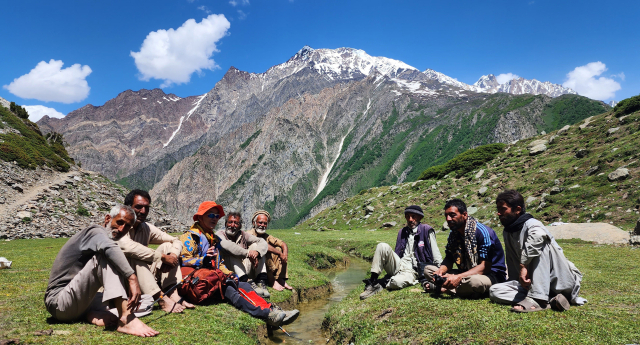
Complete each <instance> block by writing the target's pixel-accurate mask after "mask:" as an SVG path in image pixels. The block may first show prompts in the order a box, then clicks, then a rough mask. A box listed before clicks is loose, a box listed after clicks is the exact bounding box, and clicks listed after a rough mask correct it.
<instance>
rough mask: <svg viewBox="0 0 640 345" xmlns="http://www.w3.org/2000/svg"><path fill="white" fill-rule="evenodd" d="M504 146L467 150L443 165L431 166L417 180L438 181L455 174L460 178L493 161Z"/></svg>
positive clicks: (494, 145) (490, 145)
mask: <svg viewBox="0 0 640 345" xmlns="http://www.w3.org/2000/svg"><path fill="white" fill-rule="evenodd" d="M505 146H506V145H505V144H500V143H498V144H489V145H483V146H479V147H476V148H475V149H470V150H467V151H465V152H463V153H461V154H459V155H457V156H455V157H454V158H453V159H452V160H450V161H448V162H446V163H445V164H442V165H436V166H432V167H430V168H428V169H427V170H425V171H423V172H422V175H420V177H419V179H420V180H428V179H439V178H442V177H444V176H445V175H451V174H452V173H455V174H456V176H462V175H464V174H466V173H468V172H470V171H473V170H475V169H476V168H478V167H480V166H482V165H484V164H485V163H487V162H488V161H490V160H492V159H494V158H495V157H496V156H497V155H498V154H499V153H500V152H503V151H504V147H505Z"/></svg>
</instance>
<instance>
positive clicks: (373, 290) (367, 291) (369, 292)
mask: <svg viewBox="0 0 640 345" xmlns="http://www.w3.org/2000/svg"><path fill="white" fill-rule="evenodd" d="M383 289H384V288H383V287H382V285H380V284H379V283H375V284H369V285H367V286H366V287H365V288H364V292H363V293H361V294H360V299H367V298H369V297H371V296H373V295H375V294H377V293H379V292H380V291H382V290H383Z"/></svg>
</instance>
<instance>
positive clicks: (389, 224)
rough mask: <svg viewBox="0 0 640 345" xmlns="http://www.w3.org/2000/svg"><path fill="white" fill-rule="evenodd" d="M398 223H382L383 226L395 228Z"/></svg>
mask: <svg viewBox="0 0 640 345" xmlns="http://www.w3.org/2000/svg"><path fill="white" fill-rule="evenodd" d="M397 224H398V223H396V222H385V223H384V224H382V227H383V228H394V227H395V226H396V225H397Z"/></svg>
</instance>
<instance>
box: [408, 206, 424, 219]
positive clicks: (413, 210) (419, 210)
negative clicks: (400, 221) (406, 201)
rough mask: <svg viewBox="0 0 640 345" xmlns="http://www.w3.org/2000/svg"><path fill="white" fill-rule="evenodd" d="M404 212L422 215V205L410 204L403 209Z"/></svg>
mask: <svg viewBox="0 0 640 345" xmlns="http://www.w3.org/2000/svg"><path fill="white" fill-rule="evenodd" d="M404 213H415V214H419V215H420V216H422V217H424V213H423V212H422V207H420V206H418V205H411V206H409V207H407V208H405V209H404Z"/></svg>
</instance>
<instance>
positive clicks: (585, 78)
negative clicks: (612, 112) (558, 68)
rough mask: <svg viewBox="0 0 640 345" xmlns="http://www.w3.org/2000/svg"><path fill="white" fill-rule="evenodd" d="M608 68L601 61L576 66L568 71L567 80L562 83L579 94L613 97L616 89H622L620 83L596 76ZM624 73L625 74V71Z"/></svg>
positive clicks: (593, 96)
mask: <svg viewBox="0 0 640 345" xmlns="http://www.w3.org/2000/svg"><path fill="white" fill-rule="evenodd" d="M606 70H607V66H606V65H605V64H603V63H602V62H600V61H598V62H590V63H588V64H586V65H584V66H579V67H576V68H575V69H574V70H573V71H571V72H569V73H567V80H566V81H565V82H564V83H562V86H564V87H568V88H571V89H573V90H575V91H576V92H577V93H578V94H579V95H582V96H585V97H589V98H592V99H599V100H605V99H609V98H613V97H615V95H616V91H618V90H620V84H619V83H618V82H616V81H615V80H613V79H611V78H606V77H599V78H596V77H597V76H599V75H601V74H602V73H604V71H606ZM622 75H623V76H624V73H622Z"/></svg>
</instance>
